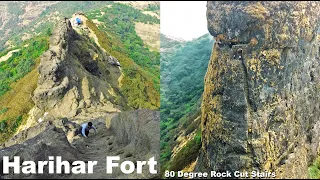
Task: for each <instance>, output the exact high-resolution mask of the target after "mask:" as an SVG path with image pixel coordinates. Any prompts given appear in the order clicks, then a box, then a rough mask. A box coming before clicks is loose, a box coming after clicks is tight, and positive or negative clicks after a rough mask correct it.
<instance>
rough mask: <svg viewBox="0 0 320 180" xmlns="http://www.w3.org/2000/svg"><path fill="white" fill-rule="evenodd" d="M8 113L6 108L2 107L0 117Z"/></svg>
mask: <svg viewBox="0 0 320 180" xmlns="http://www.w3.org/2000/svg"><path fill="white" fill-rule="evenodd" d="M7 111H8V108H7V107H4V108H2V109H1V110H0V115H2V114H4V113H6V112H7Z"/></svg>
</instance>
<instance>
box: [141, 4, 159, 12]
mask: <svg viewBox="0 0 320 180" xmlns="http://www.w3.org/2000/svg"><path fill="white" fill-rule="evenodd" d="M144 10H145V11H160V5H158V4H148V7H147V8H146V9H144Z"/></svg>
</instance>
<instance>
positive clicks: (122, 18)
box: [88, 3, 160, 90]
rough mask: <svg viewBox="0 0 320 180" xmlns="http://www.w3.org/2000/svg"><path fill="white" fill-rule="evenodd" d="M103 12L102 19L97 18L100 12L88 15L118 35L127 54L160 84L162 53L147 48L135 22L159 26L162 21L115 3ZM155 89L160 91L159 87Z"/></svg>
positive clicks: (108, 30)
mask: <svg viewBox="0 0 320 180" xmlns="http://www.w3.org/2000/svg"><path fill="white" fill-rule="evenodd" d="M101 11H103V12H104V13H105V14H104V15H102V16H101V17H97V16H96V14H97V13H99V12H100V11H93V12H92V13H89V14H88V17H89V18H91V19H95V18H97V19H98V20H99V21H101V22H104V23H105V25H106V27H104V26H100V28H102V30H104V31H107V32H112V33H113V34H114V35H116V37H118V38H119V39H120V40H121V42H122V44H123V45H124V48H125V54H126V55H128V56H129V57H130V58H131V59H132V60H134V62H135V63H137V65H139V66H141V67H142V68H143V69H145V70H146V71H147V72H149V75H150V76H151V77H152V78H153V81H154V82H155V85H156V84H159V83H160V82H159V74H160V71H159V70H160V69H159V65H160V53H159V52H154V51H150V50H149V49H148V48H146V47H145V45H144V43H143V41H142V39H141V38H140V37H139V36H138V35H137V33H136V31H135V24H134V22H142V23H156V24H159V23H160V20H159V19H157V18H155V17H152V16H150V15H146V14H143V13H142V12H141V11H139V10H137V9H135V8H133V7H131V6H128V5H125V4H120V3H114V4H113V5H112V7H111V8H108V7H105V8H102V9H101ZM99 15H100V13H99ZM155 88H157V89H158V90H159V89H160V88H159V86H157V87H155Z"/></svg>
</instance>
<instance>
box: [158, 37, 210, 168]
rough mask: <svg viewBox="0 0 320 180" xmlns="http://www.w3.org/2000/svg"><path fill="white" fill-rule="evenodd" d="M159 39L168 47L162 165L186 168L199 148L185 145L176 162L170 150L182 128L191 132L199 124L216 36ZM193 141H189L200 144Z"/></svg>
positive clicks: (163, 71)
mask: <svg viewBox="0 0 320 180" xmlns="http://www.w3.org/2000/svg"><path fill="white" fill-rule="evenodd" d="M160 39H161V48H163V49H165V51H164V52H162V53H161V92H160V94H161V96H160V99H161V108H160V112H161V122H160V132H161V138H160V149H161V156H160V163H161V166H162V167H161V169H162V170H167V169H170V168H173V169H177V168H178V167H179V168H184V167H185V166H183V165H188V164H187V163H190V161H191V159H193V157H194V155H196V156H197V155H198V152H196V150H195V149H192V150H190V149H189V146H188V147H187V146H186V147H184V148H186V149H184V151H182V152H179V153H178V154H180V155H179V156H177V157H176V158H175V160H174V161H175V162H174V163H173V161H172V160H171V161H170V158H171V153H172V149H173V147H174V146H175V145H176V141H175V140H176V138H177V137H178V135H179V134H180V133H179V132H181V131H184V132H185V134H184V135H188V134H190V133H191V132H193V131H194V130H196V129H198V128H199V125H200V118H199V117H200V104H201V95H202V92H203V88H204V82H203V80H204V76H205V73H206V70H207V66H208V62H209V59H210V55H211V49H212V46H213V40H212V37H211V36H210V35H209V34H207V35H204V36H202V37H199V38H198V39H196V40H193V41H188V42H179V41H175V40H172V39H170V38H167V37H166V36H164V35H161V38H160ZM197 118H198V119H197ZM195 119H197V120H196V121H195ZM194 141H195V140H193V141H192V142H189V143H192V145H193V146H195V147H198V146H196V143H195V142H194ZM185 153H189V156H190V157H191V159H188V158H187V157H184V156H185ZM190 153H194V154H190ZM181 158H182V159H185V160H183V161H182V159H181ZM178 161H182V162H181V163H182V164H181V163H180V162H178ZM174 164H175V165H174ZM162 172H164V171H162Z"/></svg>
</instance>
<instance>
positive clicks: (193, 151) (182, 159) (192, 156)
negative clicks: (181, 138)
mask: <svg viewBox="0 0 320 180" xmlns="http://www.w3.org/2000/svg"><path fill="white" fill-rule="evenodd" d="M200 148H201V129H200V128H199V129H198V130H197V135H196V136H195V137H194V138H193V139H192V140H191V141H189V142H188V143H187V144H186V145H185V146H184V147H183V148H182V149H181V150H180V151H179V152H178V153H177V154H176V155H175V156H174V158H173V159H172V161H171V162H170V166H169V171H180V170H182V169H183V168H184V167H186V166H188V165H190V164H191V163H192V162H193V161H195V160H196V159H197V157H198V154H199V149H200Z"/></svg>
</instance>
